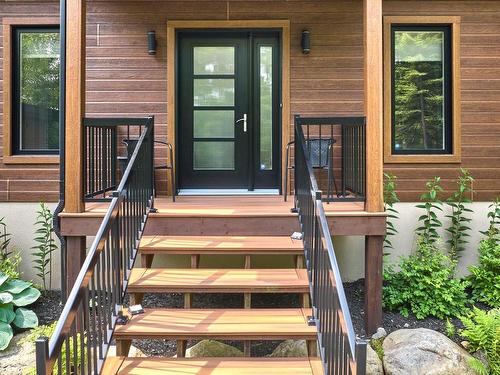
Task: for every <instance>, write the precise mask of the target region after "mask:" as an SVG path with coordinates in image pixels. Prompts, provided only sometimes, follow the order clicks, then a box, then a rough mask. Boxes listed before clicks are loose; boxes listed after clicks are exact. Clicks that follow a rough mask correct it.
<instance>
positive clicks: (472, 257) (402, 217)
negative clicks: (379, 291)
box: [334, 202, 491, 281]
mask: <svg viewBox="0 0 500 375" xmlns="http://www.w3.org/2000/svg"><path fill="white" fill-rule="evenodd" d="M417 204H418V203H398V204H396V206H395V208H396V209H397V210H398V211H399V219H397V220H394V224H395V225H396V228H397V230H398V234H397V235H395V236H392V238H391V242H392V244H393V246H394V249H392V250H388V251H387V252H388V253H389V256H388V258H387V261H388V262H389V263H392V264H395V263H398V262H399V259H400V257H401V256H407V255H409V254H411V253H413V252H414V251H415V250H416V236H415V228H417V226H418V222H417V219H418V217H419V216H420V215H422V213H423V210H421V209H419V208H416V207H415V206H416V205H417ZM490 204H491V203H488V202H476V203H472V204H471V205H469V207H470V208H471V209H472V210H473V211H474V212H473V213H471V214H470V216H469V217H471V218H472V222H471V223H470V225H469V226H470V227H471V228H472V229H471V231H470V232H469V234H470V236H471V237H469V243H468V244H467V245H466V250H465V251H464V252H463V253H462V258H461V259H460V263H459V265H458V275H459V276H464V275H466V274H468V271H467V267H468V266H470V265H471V264H475V263H476V262H477V248H478V244H479V241H480V240H481V239H482V238H484V236H483V235H482V234H481V233H480V231H484V230H485V229H487V228H488V218H487V216H486V215H487V213H488V206H489V205H490ZM449 214H450V209H449V207H448V206H446V205H444V207H443V212H442V213H440V214H439V215H438V217H439V219H440V220H441V221H442V223H443V228H442V229H441V230H440V234H441V237H442V238H443V242H442V247H444V248H445V249H448V246H447V244H446V243H445V241H446V240H447V239H448V236H447V232H445V229H444V228H446V227H448V226H449V223H450V220H449V219H448V218H446V217H445V216H446V215H449ZM334 246H335V251H336V254H337V259H338V262H339V266H340V269H341V273H342V279H343V280H344V281H354V280H357V279H359V278H361V277H363V274H364V237H334Z"/></svg>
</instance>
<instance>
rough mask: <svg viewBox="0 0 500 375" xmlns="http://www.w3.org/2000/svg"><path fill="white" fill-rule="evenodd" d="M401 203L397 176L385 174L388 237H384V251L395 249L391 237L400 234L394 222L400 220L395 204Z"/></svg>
mask: <svg viewBox="0 0 500 375" xmlns="http://www.w3.org/2000/svg"><path fill="white" fill-rule="evenodd" d="M397 202H399V198H398V194H397V193H396V176H394V175H393V174H391V173H384V206H385V211H386V212H387V220H386V235H385V236H384V249H394V246H392V242H391V240H390V239H389V236H394V235H395V234H397V233H398V231H397V229H396V227H395V225H394V222H393V221H394V220H396V219H398V218H399V216H398V214H399V213H398V211H397V210H396V209H395V208H394V204H396V203H397Z"/></svg>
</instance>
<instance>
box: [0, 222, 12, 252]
mask: <svg viewBox="0 0 500 375" xmlns="http://www.w3.org/2000/svg"><path fill="white" fill-rule="evenodd" d="M10 240H11V235H10V233H8V232H7V224H6V223H5V218H4V217H2V218H1V219H0V262H2V261H4V260H5V259H7V258H8V257H9V255H10V254H11V253H10V252H9V244H10Z"/></svg>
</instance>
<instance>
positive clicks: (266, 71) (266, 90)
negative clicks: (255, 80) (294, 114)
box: [259, 46, 273, 170]
mask: <svg viewBox="0 0 500 375" xmlns="http://www.w3.org/2000/svg"><path fill="white" fill-rule="evenodd" d="M259 61H260V64H259V74H260V169H261V170H271V169H272V168H273V47H269V46H267V47H264V46H263V47H260V51H259Z"/></svg>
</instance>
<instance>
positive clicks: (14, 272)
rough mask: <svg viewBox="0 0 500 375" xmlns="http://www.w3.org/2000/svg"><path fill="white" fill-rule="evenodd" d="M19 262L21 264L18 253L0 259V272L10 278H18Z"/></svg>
mask: <svg viewBox="0 0 500 375" xmlns="http://www.w3.org/2000/svg"><path fill="white" fill-rule="evenodd" d="M19 264H21V256H20V255H19V254H14V255H11V256H10V257H9V258H5V259H4V260H0V272H1V273H3V274H4V275H7V276H8V277H9V278H10V279H18V278H19V277H21V275H20V273H19Z"/></svg>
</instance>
